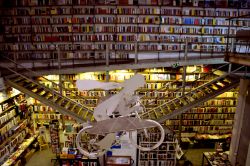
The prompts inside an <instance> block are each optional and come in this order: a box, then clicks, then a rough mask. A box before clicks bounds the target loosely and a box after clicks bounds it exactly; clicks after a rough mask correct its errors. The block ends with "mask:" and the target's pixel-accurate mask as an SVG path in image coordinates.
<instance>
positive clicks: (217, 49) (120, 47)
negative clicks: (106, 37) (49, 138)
mask: <svg viewBox="0 0 250 166" xmlns="http://www.w3.org/2000/svg"><path fill="white" fill-rule="evenodd" d="M64 39H65V38H63V40H64ZM103 42H104V41H103ZM124 42H125V41H124ZM215 44H216V43H214V44H213V43H203V44H193V45H192V47H191V48H192V49H189V52H193V53H195V52H196V53H223V51H225V50H226V46H225V45H215ZM110 46H111V48H110V49H109V51H111V52H112V51H132V52H134V51H135V50H137V51H138V52H145V51H155V52H158V51H169V52H172V51H174V52H184V44H182V45H179V44H169V45H168V44H164V45H158V44H141V45H139V46H138V48H137V49H135V44H116V45H114V44H110ZM34 47H35V48H34ZM0 50H1V51H9V52H16V53H17V54H23V53H19V52H17V51H27V52H32V51H48V54H51V53H52V52H53V50H51V49H50V46H49V45H48V44H34V45H33V44H31V43H30V44H18V45H4V47H0ZM105 50H106V45H105V44H92V45H91V44H87V43H86V44H85V45H81V49H70V50H64V51H105ZM54 51H56V50H54ZM165 53H167V52H165ZM33 54H34V53H33ZM42 54H44V53H42ZM69 54H70V53H69ZM71 54H72V53H71ZM39 55H41V54H39V53H38V56H39ZM66 55H67V54H66ZM46 56H47V55H46Z"/></svg>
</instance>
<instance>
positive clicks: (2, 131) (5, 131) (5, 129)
mask: <svg viewBox="0 0 250 166" xmlns="http://www.w3.org/2000/svg"><path fill="white" fill-rule="evenodd" d="M20 121H21V119H20V117H19V116H17V117H13V118H12V119H11V120H10V121H9V122H7V123H6V124H5V125H4V126H2V127H1V128H0V136H1V137H3V136H4V137H6V138H7V137H8V136H10V135H12V134H13V131H12V130H10V129H12V128H13V127H15V126H16V125H17V124H18V123H19V122H20Z"/></svg>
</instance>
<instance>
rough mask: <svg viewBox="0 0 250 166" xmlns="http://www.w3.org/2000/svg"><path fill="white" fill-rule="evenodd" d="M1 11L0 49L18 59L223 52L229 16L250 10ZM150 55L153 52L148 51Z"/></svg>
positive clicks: (11, 6)
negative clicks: (186, 49)
mask: <svg viewBox="0 0 250 166" xmlns="http://www.w3.org/2000/svg"><path fill="white" fill-rule="evenodd" d="M2 5H3V6H4V8H2V10H1V16H2V17H1V23H2V24H1V31H2V35H1V36H0V42H1V44H0V50H1V51H3V52H5V53H6V54H8V55H9V56H10V57H12V58H13V59H15V60H38V59H39V60H49V62H52V61H51V60H57V59H58V54H59V52H58V50H60V58H61V59H62V60H72V59H74V60H87V59H103V60H105V56H106V52H107V51H108V54H110V58H111V59H112V58H115V59H127V58H134V57H135V54H138V58H139V59H152V58H156V59H157V58H158V59H159V58H181V57H183V56H184V47H185V41H186V40H187V41H188V42H189V44H188V49H189V56H192V57H200V58H202V57H207V56H209V57H211V56H213V57H216V56H221V57H222V56H223V52H224V51H225V48H226V41H227V38H226V37H225V36H226V35H228V34H230V35H233V34H235V32H236V30H238V29H241V28H243V27H244V28H248V29H249V25H250V23H249V22H246V21H239V22H237V23H235V25H233V26H231V28H230V32H228V28H227V26H228V25H229V22H228V20H227V18H229V17H237V16H241V15H246V14H249V13H250V12H249V7H250V3H249V1H246V2H245V1H244V2H243V1H237V0H234V1H233V0H228V1H227V0H220V1H215V0H193V1H184V0H183V1H182V0H175V1H170V0H149V1H146V0H141V1H140V0H112V1H111V0H110V1H109V0H105V1H104V0H96V1H92V0H61V1H53V0H48V1H47V0H21V1H19V0H13V1H4V2H3V4H2ZM148 53H150V54H148Z"/></svg>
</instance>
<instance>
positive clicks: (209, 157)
mask: <svg viewBox="0 0 250 166" xmlns="http://www.w3.org/2000/svg"><path fill="white" fill-rule="evenodd" d="M228 154H229V152H222V153H216V152H204V153H203V157H202V166H203V165H205V162H206V163H207V164H208V165H210V166H221V165H223V166H231V163H230V161H229V160H228Z"/></svg>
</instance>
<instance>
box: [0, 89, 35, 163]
mask: <svg viewBox="0 0 250 166" xmlns="http://www.w3.org/2000/svg"><path fill="white" fill-rule="evenodd" d="M23 101H25V95H24V94H22V93H19V94H17V95H15V96H13V97H10V98H7V99H6V100H4V101H2V102H1V103H0V163H1V164H2V163H4V162H5V161H6V160H7V159H8V158H9V156H10V155H12V153H13V152H14V151H15V149H16V148H17V147H18V146H19V145H20V144H21V143H22V142H23V140H24V138H25V137H26V135H27V134H28V126H29V124H30V118H29V116H28V112H27V111H28V110H26V108H25V107H24V105H23V104H22V102H23Z"/></svg>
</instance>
